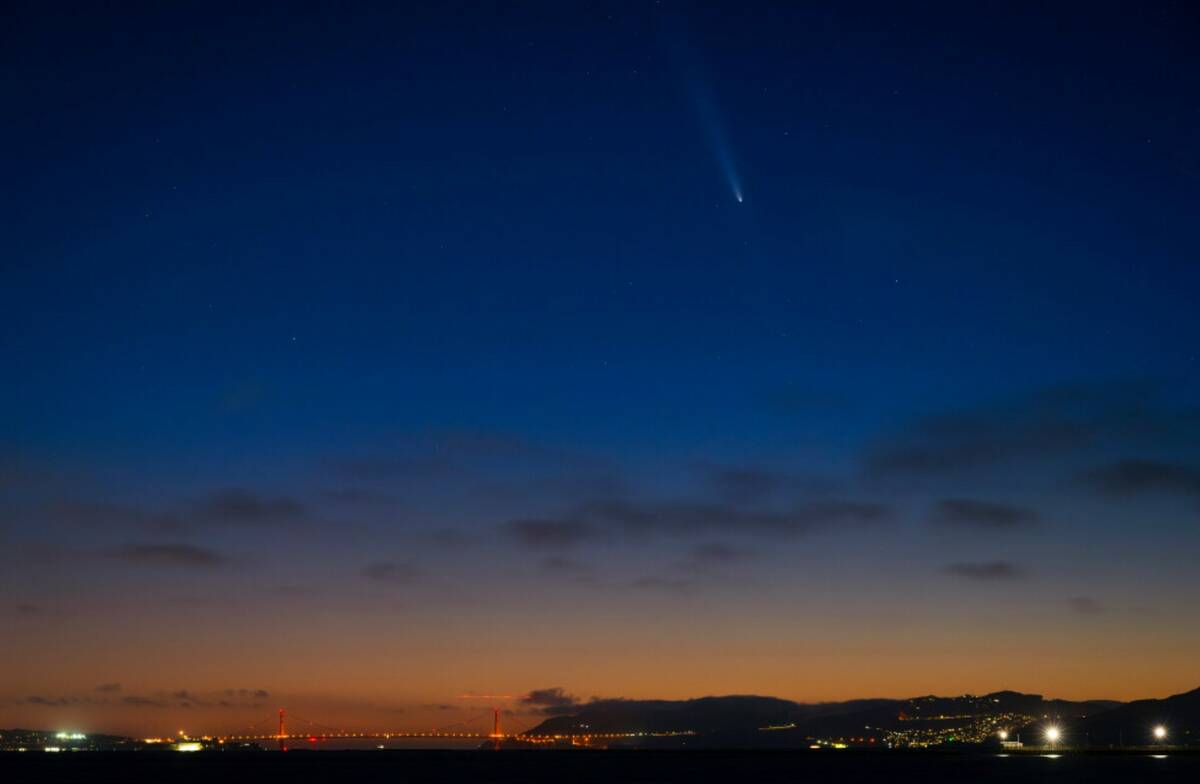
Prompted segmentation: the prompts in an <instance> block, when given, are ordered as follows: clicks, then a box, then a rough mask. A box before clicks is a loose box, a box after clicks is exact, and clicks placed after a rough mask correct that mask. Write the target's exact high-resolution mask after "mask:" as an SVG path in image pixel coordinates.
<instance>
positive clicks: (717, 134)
mask: <svg viewBox="0 0 1200 784" xmlns="http://www.w3.org/2000/svg"><path fill="white" fill-rule="evenodd" d="M665 23H666V28H665V30H664V33H665V35H666V44H667V49H668V51H669V52H670V55H671V60H672V61H673V62H674V64H675V68H676V71H677V72H678V74H679V76H680V77H681V80H682V81H683V83H684V85H685V86H686V88H687V94H688V97H689V98H690V99H691V104H692V108H693V110H694V111H695V113H696V119H697V120H699V123H700V128H701V130H702V131H703V133H704V136H705V137H706V138H707V140H708V145H709V147H710V149H711V150H712V154H713V157H714V158H715V159H716V162H717V168H718V169H719V170H720V172H721V176H722V177H723V178H724V180H725V184H726V185H727V186H728V187H729V192H730V194H731V195H732V196H733V199H734V201H736V202H737V203H738V204H742V203H743V202H745V200H746V195H745V191H744V190H743V189H742V178H741V176H740V175H739V174H738V167H737V159H736V157H735V156H734V154H733V146H732V145H731V144H730V143H729V137H728V135H727V134H726V131H725V123H724V122H723V121H722V117H721V112H720V111H719V110H718V109H717V102H716V100H715V98H714V97H713V94H712V91H711V90H710V89H709V87H708V84H709V81H710V80H709V79H708V78H707V76H706V74H705V69H704V67H703V65H702V62H701V58H700V57H699V56H698V55H697V54H696V52H695V50H694V49H693V48H692V47H691V46H690V45H689V44H688V41H687V38H688V36H687V35H686V34H685V33H684V30H683V29H682V20H671V19H668V20H665Z"/></svg>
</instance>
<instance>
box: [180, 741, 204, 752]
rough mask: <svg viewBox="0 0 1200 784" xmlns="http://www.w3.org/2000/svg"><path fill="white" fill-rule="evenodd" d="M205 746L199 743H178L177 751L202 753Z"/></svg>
mask: <svg viewBox="0 0 1200 784" xmlns="http://www.w3.org/2000/svg"><path fill="white" fill-rule="evenodd" d="M203 748H204V746H203V745H201V744H199V743H176V744H175V751H200V750H201V749H203Z"/></svg>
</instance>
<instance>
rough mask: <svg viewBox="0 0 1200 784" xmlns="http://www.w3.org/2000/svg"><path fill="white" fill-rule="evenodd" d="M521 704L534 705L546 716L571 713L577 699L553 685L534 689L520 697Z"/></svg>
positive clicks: (576, 703) (577, 703) (577, 702)
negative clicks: (547, 687)
mask: <svg viewBox="0 0 1200 784" xmlns="http://www.w3.org/2000/svg"><path fill="white" fill-rule="evenodd" d="M521 704H522V705H528V706H531V707H534V708H536V709H537V711H538V712H539V713H542V714H544V715H546V716H562V715H566V714H570V713H573V712H574V710H575V708H576V707H577V706H578V705H579V700H577V699H576V698H575V697H574V696H573V695H571V694H567V692H566V690H564V689H563V688H562V687H561V686H555V687H553V688H549V689H534V690H533V691H531V692H529V693H528V694H526V695H525V696H524V697H522V698H521Z"/></svg>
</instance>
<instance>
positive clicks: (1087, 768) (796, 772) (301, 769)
mask: <svg viewBox="0 0 1200 784" xmlns="http://www.w3.org/2000/svg"><path fill="white" fill-rule="evenodd" d="M0 780H4V781H13V782H24V781H38V782H51V781H61V782H79V783H80V784H82V783H83V782H86V783H87V784H96V783H97V782H140V781H145V782H156V784H158V783H159V782H164V781H168V782H171V783H172V784H175V782H193V781H194V782H200V781H203V782H208V783H209V784H212V783H213V782H216V783H217V784H231V783H232V782H241V781H246V782H255V783H256V784H265V783H266V782H276V781H278V782H297V781H322V782H329V781H333V782H342V783H343V784H367V783H369V782H384V781H386V782H389V784H394V783H395V782H403V783H404V784H411V783H412V782H473V783H476V784H483V783H484V782H512V783H513V784H517V783H518V782H519V783H520V784H526V783H527V782H555V784H601V782H603V784H635V783H637V782H646V783H647V784H651V783H654V784H658V783H662V784H670V783H674V782H679V783H680V784H683V783H684V782H686V783H687V784H696V783H697V782H727V783H728V784H772V783H773V782H787V783H788V784H801V783H802V782H822V783H823V782H830V781H832V782H836V783H837V784H857V783H858V782H881V783H886V784H897V783H898V782H922V783H923V784H929V783H930V782H951V783H952V784H976V783H978V782H982V783H984V784H986V783H987V782H1035V783H1036V782H1055V784H1073V783H1074V782H1091V783H1093V784H1104V783H1106V782H1112V783H1113V784H1117V783H1118V782H1119V783H1120V784H1139V783H1140V782H1189V783H1191V782H1197V781H1200V754H1197V753H1171V754H1166V755H1150V754H1061V755H1057V756H1037V755H1010V756H1004V755H997V754H970V753H907V752H887V751H883V752H866V753H857V752H853V751H817V752H806V751H778V752H772V751H767V752H764V751H747V752H718V751H691V752H678V751H670V752H659V751H501V752H489V751H344V752H326V753H313V752H305V751H291V752H288V753H286V754H281V753H279V752H259V753H252V752H251V753H228V752H225V753H222V752H198V753H194V754H180V753H172V752H100V753H74V754H36V755H34V754H28V753H27V754H15V753H14V754H4V755H0Z"/></svg>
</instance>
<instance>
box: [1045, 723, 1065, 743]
mask: <svg viewBox="0 0 1200 784" xmlns="http://www.w3.org/2000/svg"><path fill="white" fill-rule="evenodd" d="M1061 737H1062V730H1060V729H1059V728H1058V727H1054V726H1051V727H1047V728H1046V740H1048V741H1050V742H1051V743H1057V742H1058V739H1059V738H1061Z"/></svg>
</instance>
